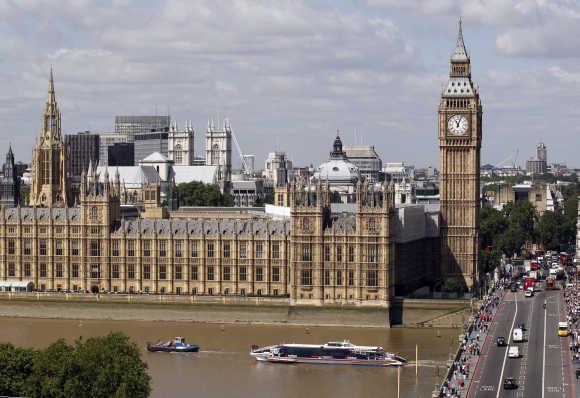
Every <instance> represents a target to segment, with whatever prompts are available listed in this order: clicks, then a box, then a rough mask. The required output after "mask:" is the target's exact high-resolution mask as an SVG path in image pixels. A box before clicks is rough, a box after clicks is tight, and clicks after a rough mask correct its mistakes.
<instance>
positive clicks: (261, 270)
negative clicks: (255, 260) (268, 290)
mask: <svg viewBox="0 0 580 398" xmlns="http://www.w3.org/2000/svg"><path fill="white" fill-rule="evenodd" d="M263 280H264V267H256V282H262V281H263Z"/></svg>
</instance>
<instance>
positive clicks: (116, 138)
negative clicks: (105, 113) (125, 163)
mask: <svg viewBox="0 0 580 398" xmlns="http://www.w3.org/2000/svg"><path fill="white" fill-rule="evenodd" d="M128 142H131V143H132V142H133V140H132V139H131V140H129V137H128V136H127V135H126V134H117V133H100V134H99V165H100V166H108V165H109V147H110V146H112V145H115V144H117V143H128ZM124 148H125V150H127V151H128V150H129V147H127V146H126V147H124ZM134 151H135V149H134V147H131V155H129V153H128V152H126V153H125V156H126V157H129V156H130V157H131V158H134V157H135V155H134ZM117 153H118V152H117Z"/></svg>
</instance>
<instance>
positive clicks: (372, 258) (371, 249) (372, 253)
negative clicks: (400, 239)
mask: <svg viewBox="0 0 580 398" xmlns="http://www.w3.org/2000/svg"><path fill="white" fill-rule="evenodd" d="M367 261H368V262H369V263H376V262H377V246H376V245H369V246H368V247H367Z"/></svg>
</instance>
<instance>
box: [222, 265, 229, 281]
mask: <svg viewBox="0 0 580 398" xmlns="http://www.w3.org/2000/svg"><path fill="white" fill-rule="evenodd" d="M223 273H224V276H223V279H224V281H229V280H230V278H231V268H230V267H227V266H226V267H224V270H223Z"/></svg>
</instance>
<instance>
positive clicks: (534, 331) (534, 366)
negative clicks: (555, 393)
mask: <svg viewBox="0 0 580 398" xmlns="http://www.w3.org/2000/svg"><path fill="white" fill-rule="evenodd" d="M545 298H546V295H545V292H544V291H541V292H538V293H537V294H536V296H535V297H534V298H533V299H532V300H533V301H534V302H533V311H532V316H531V320H530V324H529V326H528V345H527V366H526V374H525V384H524V391H525V395H523V396H526V397H528V396H529V397H539V396H541V391H542V377H543V370H542V362H543V358H544V313H545V312H546V310H544V307H543V304H544V299H545ZM528 300H530V299H529V298H528Z"/></svg>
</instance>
